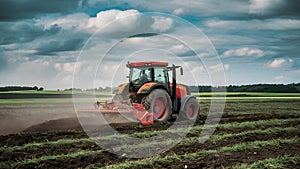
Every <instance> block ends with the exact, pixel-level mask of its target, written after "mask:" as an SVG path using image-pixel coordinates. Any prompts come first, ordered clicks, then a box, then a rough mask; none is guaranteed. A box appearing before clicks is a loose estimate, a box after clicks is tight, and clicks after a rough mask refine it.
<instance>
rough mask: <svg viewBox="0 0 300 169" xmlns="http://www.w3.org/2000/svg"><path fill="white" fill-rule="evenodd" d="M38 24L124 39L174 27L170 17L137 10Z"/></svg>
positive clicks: (52, 20) (73, 16) (42, 20)
mask: <svg viewBox="0 0 300 169" xmlns="http://www.w3.org/2000/svg"><path fill="white" fill-rule="evenodd" d="M36 22H37V24H39V25H43V26H44V27H45V28H51V27H52V26H53V25H58V26H60V27H62V28H63V29H66V30H69V29H73V30H77V31H81V32H87V33H90V34H92V33H94V32H95V31H98V32H97V33H101V34H103V35H105V36H110V37H124V36H131V35H134V34H140V33H145V32H153V31H158V32H166V31H169V30H171V29H172V27H173V26H174V24H173V20H172V19H171V18H168V17H162V16H150V15H145V14H143V13H140V12H139V11H137V10H133V9H132V10H124V11H121V10H116V9H112V10H107V11H101V12H99V13H97V15H96V17H90V16H88V15H87V14H83V13H77V14H70V15H67V16H59V17H54V18H53V17H45V18H42V19H38V20H36Z"/></svg>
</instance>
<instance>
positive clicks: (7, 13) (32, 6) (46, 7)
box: [0, 0, 79, 21]
mask: <svg viewBox="0 0 300 169" xmlns="http://www.w3.org/2000/svg"><path fill="white" fill-rule="evenodd" d="M78 3H79V0H51V1H47V0H46V1H44V0H0V20H1V21H11V20H16V19H24V18H32V17H34V16H36V15H38V14H43V13H59V12H67V11H69V10H72V9H76V8H77V5H78Z"/></svg>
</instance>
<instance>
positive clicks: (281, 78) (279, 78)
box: [274, 75, 284, 81]
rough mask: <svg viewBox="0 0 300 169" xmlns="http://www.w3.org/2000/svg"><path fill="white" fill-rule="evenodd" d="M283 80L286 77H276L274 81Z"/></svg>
mask: <svg viewBox="0 0 300 169" xmlns="http://www.w3.org/2000/svg"><path fill="white" fill-rule="evenodd" d="M283 79H284V76H282V75H280V76H276V77H274V80H276V81H281V80H283Z"/></svg>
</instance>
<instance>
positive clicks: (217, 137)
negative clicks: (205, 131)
mask: <svg viewBox="0 0 300 169" xmlns="http://www.w3.org/2000/svg"><path fill="white" fill-rule="evenodd" d="M299 129H300V125H297V126H295V127H286V128H281V127H272V128H267V129H257V130H249V131H243V132H240V133H228V134H223V135H213V136H212V137H211V141H219V140H224V139H228V138H236V137H241V136H245V135H250V134H273V133H280V132H293V131H299Z"/></svg>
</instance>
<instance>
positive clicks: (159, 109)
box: [142, 89, 172, 122]
mask: <svg viewBox="0 0 300 169" xmlns="http://www.w3.org/2000/svg"><path fill="white" fill-rule="evenodd" d="M142 104H143V105H144V107H145V108H146V110H147V111H148V112H152V113H153V119H154V121H156V122H167V121H168V120H169V119H170V117H171V115H172V104H171V99H170V96H169V95H168V93H167V92H166V91H165V90H163V89H154V90H153V91H151V93H150V94H148V95H147V96H145V97H144V98H143V99H142Z"/></svg>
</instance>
